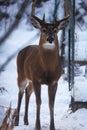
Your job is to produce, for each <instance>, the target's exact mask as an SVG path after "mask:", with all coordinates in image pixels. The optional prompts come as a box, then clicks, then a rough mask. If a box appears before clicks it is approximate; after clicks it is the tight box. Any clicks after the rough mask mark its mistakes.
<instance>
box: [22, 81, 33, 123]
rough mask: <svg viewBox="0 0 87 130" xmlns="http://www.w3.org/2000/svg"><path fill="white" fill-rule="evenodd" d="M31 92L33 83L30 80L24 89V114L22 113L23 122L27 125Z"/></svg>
mask: <svg viewBox="0 0 87 130" xmlns="http://www.w3.org/2000/svg"><path fill="white" fill-rule="evenodd" d="M32 92H33V84H32V81H30V82H29V85H28V86H27V88H26V90H25V115H24V124H25V125H28V104H29V99H30V96H31V94H32Z"/></svg>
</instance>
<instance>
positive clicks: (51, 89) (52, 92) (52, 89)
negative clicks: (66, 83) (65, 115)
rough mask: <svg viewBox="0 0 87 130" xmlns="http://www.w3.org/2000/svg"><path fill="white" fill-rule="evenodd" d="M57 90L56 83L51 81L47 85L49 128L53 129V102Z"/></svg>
mask: <svg viewBox="0 0 87 130" xmlns="http://www.w3.org/2000/svg"><path fill="white" fill-rule="evenodd" d="M56 90H57V83H56V82H55V83H52V84H50V85H49V86H48V95H49V108H50V130H55V125H54V102H55V95H56Z"/></svg>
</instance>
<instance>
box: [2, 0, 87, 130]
mask: <svg viewBox="0 0 87 130" xmlns="http://www.w3.org/2000/svg"><path fill="white" fill-rule="evenodd" d="M33 3H34V0H0V130H40V129H35V120H36V118H37V117H36V111H37V105H36V97H35V93H34V92H33V93H32V95H31V97H30V102H29V108H28V109H29V111H28V115H27V116H28V120H29V124H27V125H25V124H24V114H25V113H26V112H25V102H26V101H25V97H26V96H25V93H26V91H25V90H24V95H23V100H22V103H21V107H20V113H19V125H18V126H15V119H16V116H17V104H18V92H19V88H18V83H17V77H18V73H17V56H18V53H19V52H20V50H22V49H23V48H25V47H27V46H30V45H39V42H40V34H41V32H40V29H37V26H39V28H40V25H38V23H36V22H35V21H32V18H31V15H32V12H34V13H35V16H37V17H38V18H39V19H41V20H42V19H43V21H44V19H45V22H46V23H47V24H52V25H53V24H54V23H56V22H57V21H59V20H61V19H63V18H65V17H66V16H68V14H69V13H70V18H69V19H68V20H67V22H66V23H63V24H61V25H60V28H59V31H58V33H57V38H58V41H59V55H60V57H61V63H62V74H61V76H60V78H59V80H58V85H57V92H56V96H55V104H54V123H55V129H52V128H50V115H51V114H50V109H49V108H50V107H49V106H50V105H49V98H48V95H49V92H48V86H47V85H46V84H45V83H44V84H43V85H41V101H42V103H41V111H40V121H41V130H87V43H86V42H87V36H86V35H87V1H86V0H36V3H35V7H34V8H35V10H33V9H32V4H33ZM73 4H74V6H73ZM32 10H33V11H32ZM73 10H74V12H73ZM44 14H45V18H44ZM73 20H75V21H74V22H75V23H74V25H73V26H72V24H73ZM34 22H35V23H34ZM35 24H36V25H35ZM41 26H42V25H41ZM70 27H71V31H72V28H74V31H72V32H71V33H73V34H71V36H70V35H69V30H70ZM61 28H62V29H61ZM53 30H54V28H53ZM43 31H44V33H45V31H46V30H43ZM54 33H55V31H54ZM72 35H73V37H74V40H73V38H72ZM69 39H70V40H71V41H73V44H72V45H69V41H70V40H69ZM48 40H49V39H48ZM50 40H53V39H52V38H51V39H50ZM48 45H49V44H48ZM48 45H47V47H48ZM51 47H53V46H51ZM45 48H46V47H45ZM51 49H52V48H51ZM35 53H36V51H35ZM47 54H48V53H47ZM35 55H37V53H36V54H34V57H35ZM48 55H49V54H48ZM23 57H24V55H23ZM47 57H48V56H47ZM47 57H45V58H47ZM72 57H73V58H72ZM69 58H71V59H73V61H72V60H71V59H69ZM22 59H23V58H22ZM49 59H50V60H51V61H50V63H48V62H47V63H48V64H53V62H54V61H55V60H54V59H56V58H55V57H54V58H53V59H51V56H50V58H49ZM23 60H24V59H23ZM32 60H33V59H32ZM22 63H23V62H22ZM34 63H35V62H34ZM37 64H38V63H37ZM37 64H36V66H37ZM21 66H23V64H21ZM32 66H33V65H32ZM34 66H35V65H34ZM50 66H51V65H50ZM32 68H33V67H32ZM39 70H40V68H39V67H38V72H37V73H39ZM56 73H57V72H56ZM55 75H56V74H55ZM55 75H54V77H55ZM49 77H50V75H49ZM49 80H50V79H49ZM54 82H55V81H54ZM54 82H53V84H54ZM24 83H25V82H23V84H24ZM23 84H22V85H23ZM34 91H35V90H34ZM73 108H74V110H73Z"/></svg>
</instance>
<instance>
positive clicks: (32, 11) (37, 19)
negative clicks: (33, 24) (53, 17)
mask: <svg viewBox="0 0 87 130" xmlns="http://www.w3.org/2000/svg"><path fill="white" fill-rule="evenodd" d="M35 5H36V0H35V1H34V2H33V4H32V10H31V17H32V18H34V19H35V20H36V21H38V22H39V23H40V24H41V25H42V24H44V22H45V14H44V15H43V20H41V19H39V18H38V17H37V16H35Z"/></svg>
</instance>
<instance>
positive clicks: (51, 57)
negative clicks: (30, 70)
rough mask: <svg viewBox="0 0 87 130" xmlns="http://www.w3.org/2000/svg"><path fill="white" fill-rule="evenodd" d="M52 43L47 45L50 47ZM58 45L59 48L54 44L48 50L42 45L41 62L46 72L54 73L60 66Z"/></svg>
mask: <svg viewBox="0 0 87 130" xmlns="http://www.w3.org/2000/svg"><path fill="white" fill-rule="evenodd" d="M49 44H50V43H47V46H49ZM58 52H59V51H58V44H57V46H56V45H55V46H54V44H53V45H52V46H51V47H48V48H46V46H45V47H43V46H42V45H40V52H39V54H40V60H41V63H42V65H43V67H44V69H45V70H48V71H54V69H55V67H56V66H57V64H58V56H59V53H58Z"/></svg>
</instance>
